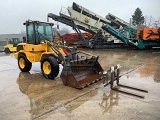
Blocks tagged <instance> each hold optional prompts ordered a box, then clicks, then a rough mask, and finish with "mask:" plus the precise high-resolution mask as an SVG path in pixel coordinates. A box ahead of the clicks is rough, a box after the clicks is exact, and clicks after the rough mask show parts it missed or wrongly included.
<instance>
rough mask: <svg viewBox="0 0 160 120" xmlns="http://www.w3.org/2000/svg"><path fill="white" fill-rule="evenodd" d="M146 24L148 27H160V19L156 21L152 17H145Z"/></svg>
mask: <svg viewBox="0 0 160 120" xmlns="http://www.w3.org/2000/svg"><path fill="white" fill-rule="evenodd" d="M144 23H145V26H146V27H156V28H158V27H160V19H158V20H156V19H155V18H153V17H152V16H145V20H144Z"/></svg>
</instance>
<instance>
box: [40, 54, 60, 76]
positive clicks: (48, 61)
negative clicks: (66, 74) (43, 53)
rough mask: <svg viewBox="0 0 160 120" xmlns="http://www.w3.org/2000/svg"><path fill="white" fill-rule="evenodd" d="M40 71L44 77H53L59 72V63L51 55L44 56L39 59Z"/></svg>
mask: <svg viewBox="0 0 160 120" xmlns="http://www.w3.org/2000/svg"><path fill="white" fill-rule="evenodd" d="M41 71H42V74H43V75H44V77H45V78H48V79H54V78H55V77H57V75H58V73H59V64H58V62H57V60H56V59H55V58H54V57H53V56H49V57H45V58H44V59H43V60H42V61H41Z"/></svg>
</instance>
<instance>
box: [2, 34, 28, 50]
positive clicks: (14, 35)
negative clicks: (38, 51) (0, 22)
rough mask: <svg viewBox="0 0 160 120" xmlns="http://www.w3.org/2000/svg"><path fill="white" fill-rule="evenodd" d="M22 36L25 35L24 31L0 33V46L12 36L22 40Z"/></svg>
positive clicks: (6, 42)
mask: <svg viewBox="0 0 160 120" xmlns="http://www.w3.org/2000/svg"><path fill="white" fill-rule="evenodd" d="M23 37H26V34H25V33H20V34H0V48H3V46H4V45H6V44H8V43H9V41H10V40H12V38H19V39H20V41H23Z"/></svg>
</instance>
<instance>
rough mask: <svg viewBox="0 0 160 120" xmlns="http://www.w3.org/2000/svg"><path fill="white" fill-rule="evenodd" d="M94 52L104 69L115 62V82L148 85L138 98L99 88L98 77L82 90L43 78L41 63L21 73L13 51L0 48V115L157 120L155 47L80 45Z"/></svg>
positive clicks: (159, 76) (8, 119)
mask: <svg viewBox="0 0 160 120" xmlns="http://www.w3.org/2000/svg"><path fill="white" fill-rule="evenodd" d="M82 50H83V51H86V52H88V53H91V54H94V55H99V63H100V64H101V66H102V67H103V69H104V70H107V69H109V68H110V66H114V65H117V64H120V65H121V66H122V67H121V75H122V77H121V78H120V82H121V83H123V84H125V85H130V86H134V87H138V88H143V89H146V90H148V93H143V92H136V91H131V90H130V91H131V92H135V93H137V94H141V95H144V96H145V98H144V99H142V98H138V97H135V96H131V95H126V94H123V93H120V92H117V91H113V90H110V86H107V87H105V88H104V87H103V84H102V81H99V82H96V83H94V84H92V85H90V86H88V87H86V88H84V89H82V90H79V89H75V88H71V87H68V86H64V85H63V83H62V81H61V79H60V78H56V79H55V80H48V79H45V78H44V77H43V76H42V74H41V71H40V64H39V63H35V64H33V66H32V69H31V71H30V72H29V73H21V72H20V70H19V69H18V66H17V61H16V59H15V58H14V57H13V55H5V54H4V53H0V63H1V65H0V98H1V99H0V107H1V109H0V120H30V119H35V120H52V119H54V120H86V119H87V120H97V119H101V120H103V119H105V120H106V119H108V120H110V119H112V120H117V119H118V120H124V119H126V120H135V119H137V120H159V119H160V114H159V113H160V99H159V97H160V92H159V91H160V72H159V71H160V52H159V51H139V50H121V49H120V50H113V49H112V50H109V49H107V50H84V49H82Z"/></svg>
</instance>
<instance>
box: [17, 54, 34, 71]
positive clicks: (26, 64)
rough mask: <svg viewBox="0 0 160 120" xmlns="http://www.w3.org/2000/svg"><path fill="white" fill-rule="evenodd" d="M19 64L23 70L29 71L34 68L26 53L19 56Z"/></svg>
mask: <svg viewBox="0 0 160 120" xmlns="http://www.w3.org/2000/svg"><path fill="white" fill-rule="evenodd" d="M18 66H19V69H20V70H21V71H22V72H29V71H30V70H31V68H32V63H31V62H30V61H29V60H28V59H27V58H26V56H25V55H22V54H21V55H19V56H18Z"/></svg>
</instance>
